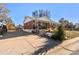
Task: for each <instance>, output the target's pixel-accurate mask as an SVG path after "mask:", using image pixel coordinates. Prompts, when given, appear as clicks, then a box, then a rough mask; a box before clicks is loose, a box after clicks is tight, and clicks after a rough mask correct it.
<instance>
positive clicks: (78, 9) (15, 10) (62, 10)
mask: <svg viewBox="0 0 79 59" xmlns="http://www.w3.org/2000/svg"><path fill="white" fill-rule="evenodd" d="M6 5H7V7H8V9H9V10H10V11H11V12H10V13H9V16H11V18H12V20H13V22H14V23H15V24H16V25H18V24H23V20H24V17H25V16H32V12H33V11H35V10H39V9H43V10H49V11H50V12H51V18H52V20H53V21H58V20H59V19H60V18H62V17H63V18H65V19H67V20H69V21H71V22H73V23H79V4H64V3H63V4H62V3H60V4H59V3H51V4H50V3H43V4H38V3H16V4H15V3H8V4H6Z"/></svg>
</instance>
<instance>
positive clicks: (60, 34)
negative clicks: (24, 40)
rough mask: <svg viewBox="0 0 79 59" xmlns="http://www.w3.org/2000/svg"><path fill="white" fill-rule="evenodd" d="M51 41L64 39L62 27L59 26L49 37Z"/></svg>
mask: <svg viewBox="0 0 79 59" xmlns="http://www.w3.org/2000/svg"><path fill="white" fill-rule="evenodd" d="M51 38H52V39H55V40H59V41H63V40H64V39H65V32H64V29H63V26H62V25H59V26H58V28H57V31H54V34H53V35H52V36H51Z"/></svg>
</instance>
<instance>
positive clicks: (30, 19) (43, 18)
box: [24, 16, 51, 23]
mask: <svg viewBox="0 0 79 59" xmlns="http://www.w3.org/2000/svg"><path fill="white" fill-rule="evenodd" d="M32 20H39V21H46V22H51V20H50V19H49V18H48V17H46V16H44V17H40V18H35V17H29V16H25V19H24V23H27V22H29V21H32Z"/></svg>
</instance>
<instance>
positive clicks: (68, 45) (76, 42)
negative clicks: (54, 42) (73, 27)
mask: <svg viewBox="0 0 79 59" xmlns="http://www.w3.org/2000/svg"><path fill="white" fill-rule="evenodd" d="M78 49H79V37H77V38H73V39H70V40H66V41H64V42H63V43H62V44H60V45H59V46H57V47H55V48H54V49H51V50H49V51H48V52H47V55H69V54H71V53H72V52H75V51H76V50H78Z"/></svg>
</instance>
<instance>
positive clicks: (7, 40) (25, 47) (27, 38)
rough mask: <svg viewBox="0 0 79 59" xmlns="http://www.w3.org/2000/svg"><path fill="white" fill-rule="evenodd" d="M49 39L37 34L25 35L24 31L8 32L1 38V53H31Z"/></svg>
mask: <svg viewBox="0 0 79 59" xmlns="http://www.w3.org/2000/svg"><path fill="white" fill-rule="evenodd" d="M45 41H47V39H46V38H43V37H39V36H37V35H32V34H30V35H29V34H28V33H27V35H26V34H25V35H23V32H21V33H20V32H15V33H14V32H13V33H7V34H5V36H4V37H3V38H0V54H1V55H24V54H26V55H27V54H31V53H33V52H35V51H36V50H37V49H39V48H40V47H41V46H42V45H44V44H45Z"/></svg>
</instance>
